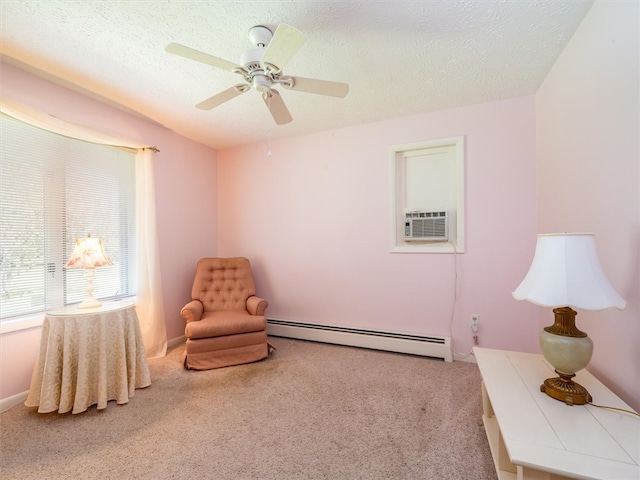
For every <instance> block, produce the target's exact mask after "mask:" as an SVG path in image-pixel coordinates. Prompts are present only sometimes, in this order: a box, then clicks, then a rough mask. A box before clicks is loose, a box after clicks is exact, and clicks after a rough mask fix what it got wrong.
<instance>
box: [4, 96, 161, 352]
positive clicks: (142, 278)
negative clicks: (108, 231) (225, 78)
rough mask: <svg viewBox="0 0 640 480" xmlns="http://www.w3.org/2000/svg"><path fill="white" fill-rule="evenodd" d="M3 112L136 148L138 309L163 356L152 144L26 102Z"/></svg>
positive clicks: (151, 347)
mask: <svg viewBox="0 0 640 480" xmlns="http://www.w3.org/2000/svg"><path fill="white" fill-rule="evenodd" d="M0 111H1V112H2V113H4V114H6V115H9V116H11V117H13V118H15V119H17V120H20V121H22V122H25V123H28V124H30V125H33V126H34V127H38V128H42V129H44V130H48V131H50V132H54V133H57V134H60V135H64V136H67V137H72V138H77V139H79V140H84V141H86V142H92V143H97V144H101V145H113V146H117V147H125V148H131V149H135V150H136V151H137V154H136V182H137V183H136V205H137V206H136V209H137V212H136V219H137V220H136V221H137V245H136V250H137V251H136V258H137V282H138V285H137V299H136V310H137V312H138V318H139V320H140V329H141V331H142V336H143V339H144V345H145V350H146V352H147V356H148V357H151V358H154V357H162V356H164V355H165V354H166V351H167V331H166V327H165V315H164V304H163V295H162V284H161V280H162V278H161V275H160V261H159V259H160V257H159V254H158V234H157V230H156V209H155V188H154V181H153V151H154V150H155V149H154V148H152V147H149V146H148V145H143V144H141V143H138V142H136V141H132V140H129V139H125V138H119V137H114V136H110V135H107V134H103V133H101V132H98V131H95V130H92V129H90V128H87V127H84V126H82V125H77V124H74V123H70V122H66V121H64V120H60V119H59V118H56V117H52V116H51V115H48V114H46V113H42V112H39V111H36V110H33V109H31V108H29V107H27V106H25V105H21V104H18V103H16V102H13V101H10V100H6V99H2V100H0Z"/></svg>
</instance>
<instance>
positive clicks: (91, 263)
mask: <svg viewBox="0 0 640 480" xmlns="http://www.w3.org/2000/svg"><path fill="white" fill-rule="evenodd" d="M109 265H113V263H112V262H111V260H109V257H107V254H106V253H105V251H104V247H103V245H102V239H101V238H98V237H92V236H91V235H87V236H86V237H84V238H76V242H75V244H74V246H73V252H72V253H71V257H70V258H69V261H68V262H67V267H69V268H96V267H106V266H109Z"/></svg>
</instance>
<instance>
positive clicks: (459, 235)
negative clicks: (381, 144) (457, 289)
mask: <svg viewBox="0 0 640 480" xmlns="http://www.w3.org/2000/svg"><path fill="white" fill-rule="evenodd" d="M390 179H391V185H390V186H391V188H390V190H391V208H390V236H391V252H393V253H418V252H423V253H451V252H455V253H461V252H464V138H463V137H453V138H445V139H441V140H433V141H429V142H418V143H410V144H405V145H396V146H394V147H392V148H391V160H390ZM407 214H408V215H409V219H407ZM445 216H446V220H445V219H444V217H445ZM411 218H419V219H420V221H419V222H418V221H415V223H414V221H413V220H411ZM405 221H409V222H410V223H411V224H412V226H413V225H419V226H420V227H421V228H424V230H425V232H427V231H429V232H431V233H423V235H425V238H427V237H428V239H425V240H421V239H420V238H411V239H408V238H407V236H406V235H405V232H406V230H405V227H406V223H405ZM445 222H446V223H445ZM444 225H446V228H445V227H444ZM441 228H442V231H441ZM433 232H436V233H433ZM438 237H439V238H438Z"/></svg>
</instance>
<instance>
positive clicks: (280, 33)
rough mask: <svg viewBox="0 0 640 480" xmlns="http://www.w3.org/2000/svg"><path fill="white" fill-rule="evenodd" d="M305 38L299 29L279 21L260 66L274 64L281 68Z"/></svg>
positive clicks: (302, 43) (298, 48)
mask: <svg viewBox="0 0 640 480" xmlns="http://www.w3.org/2000/svg"><path fill="white" fill-rule="evenodd" d="M306 41H307V39H306V38H305V36H304V35H303V34H302V32H300V31H299V30H297V29H295V28H293V27H291V26H289V25H286V24H284V23H281V24H280V25H278V28H276V33H274V34H273V38H272V39H271V41H270V42H269V44H268V45H267V48H266V49H265V51H264V55H263V56H262V60H261V63H262V66H263V67H265V64H269V65H274V66H275V67H277V68H278V69H280V70H282V69H283V68H284V66H285V65H286V64H287V63H288V62H289V60H291V58H292V57H293V56H294V55H295V54H296V52H297V51H298V50H300V47H302V45H304V42H306Z"/></svg>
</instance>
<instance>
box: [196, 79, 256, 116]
mask: <svg viewBox="0 0 640 480" xmlns="http://www.w3.org/2000/svg"><path fill="white" fill-rule="evenodd" d="M250 89H251V87H250V86H249V85H247V84H244V83H240V84H238V85H235V86H233V87H231V88H227V89H226V90H223V91H222V92H220V93H218V94H217V95H214V96H213V97H211V98H207V99H206V100H203V101H202V102H200V103H199V104H197V105H196V108H199V109H200V110H211V109H212V108H215V107H217V106H218V105H222V104H223V103H224V102H228V101H229V100H231V99H232V98H236V97H237V96H238V95H241V94H243V93H244V92H246V91H247V90H250Z"/></svg>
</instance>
